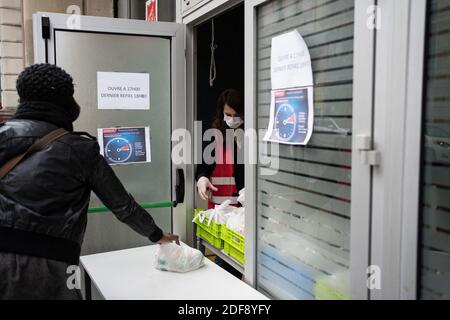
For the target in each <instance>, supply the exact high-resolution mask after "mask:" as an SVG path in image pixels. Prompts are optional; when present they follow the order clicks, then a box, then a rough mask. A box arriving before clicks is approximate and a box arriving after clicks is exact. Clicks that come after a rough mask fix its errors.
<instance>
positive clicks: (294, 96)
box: [264, 87, 314, 145]
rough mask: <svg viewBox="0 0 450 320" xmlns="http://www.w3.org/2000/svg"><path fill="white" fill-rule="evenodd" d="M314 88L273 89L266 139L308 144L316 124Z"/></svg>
mask: <svg viewBox="0 0 450 320" xmlns="http://www.w3.org/2000/svg"><path fill="white" fill-rule="evenodd" d="M313 97H314V88H313V87H305V88H293V89H285V90H273V91H272V98H271V107H270V120H269V127H268V131H267V134H266V136H265V137H264V140H265V141H271V142H276V143H281V144H290V145H306V144H308V142H309V140H310V139H311V136H312V132H313V126H314V113H313V112H314V110H313Z"/></svg>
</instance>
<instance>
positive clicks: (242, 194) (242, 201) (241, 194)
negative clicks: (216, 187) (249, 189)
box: [237, 188, 245, 206]
mask: <svg viewBox="0 0 450 320" xmlns="http://www.w3.org/2000/svg"><path fill="white" fill-rule="evenodd" d="M237 201H238V202H239V203H240V204H242V205H243V206H245V188H244V189H242V190H241V191H239V197H238V198H237Z"/></svg>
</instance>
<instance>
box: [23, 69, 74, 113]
mask: <svg viewBox="0 0 450 320" xmlns="http://www.w3.org/2000/svg"><path fill="white" fill-rule="evenodd" d="M17 93H18V94H19V97H20V103H24V102H29V101H33V102H36V101H41V102H49V103H51V104H55V105H57V106H60V107H64V108H66V111H67V113H68V115H69V116H70V117H71V120H72V121H75V120H76V119H77V118H78V116H79V114H80V108H79V106H78V104H77V103H76V101H75V99H74V97H73V94H74V85H73V79H72V77H71V76H70V75H69V74H68V73H67V72H66V71H64V70H63V69H61V68H60V67H57V66H55V65H52V64H46V63H39V64H34V65H32V66H29V67H27V68H26V69H25V70H24V71H22V73H21V74H20V75H19V77H18V79H17Z"/></svg>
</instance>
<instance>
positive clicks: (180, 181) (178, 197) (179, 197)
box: [175, 169, 185, 207]
mask: <svg viewBox="0 0 450 320" xmlns="http://www.w3.org/2000/svg"><path fill="white" fill-rule="evenodd" d="M184 193H185V179H184V170H183V169H177V178H176V185H175V207H176V206H177V205H178V204H179V203H183V202H184Z"/></svg>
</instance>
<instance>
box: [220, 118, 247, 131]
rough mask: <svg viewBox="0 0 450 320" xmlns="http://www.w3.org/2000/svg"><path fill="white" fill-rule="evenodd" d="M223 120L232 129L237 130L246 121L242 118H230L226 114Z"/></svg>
mask: <svg viewBox="0 0 450 320" xmlns="http://www.w3.org/2000/svg"><path fill="white" fill-rule="evenodd" d="M223 120H224V121H225V123H226V124H227V125H228V126H229V127H230V128H231V129H237V128H239V127H240V126H241V125H242V124H243V123H244V120H242V118H241V117H230V116H227V115H226V114H225V115H224V118H223Z"/></svg>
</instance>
